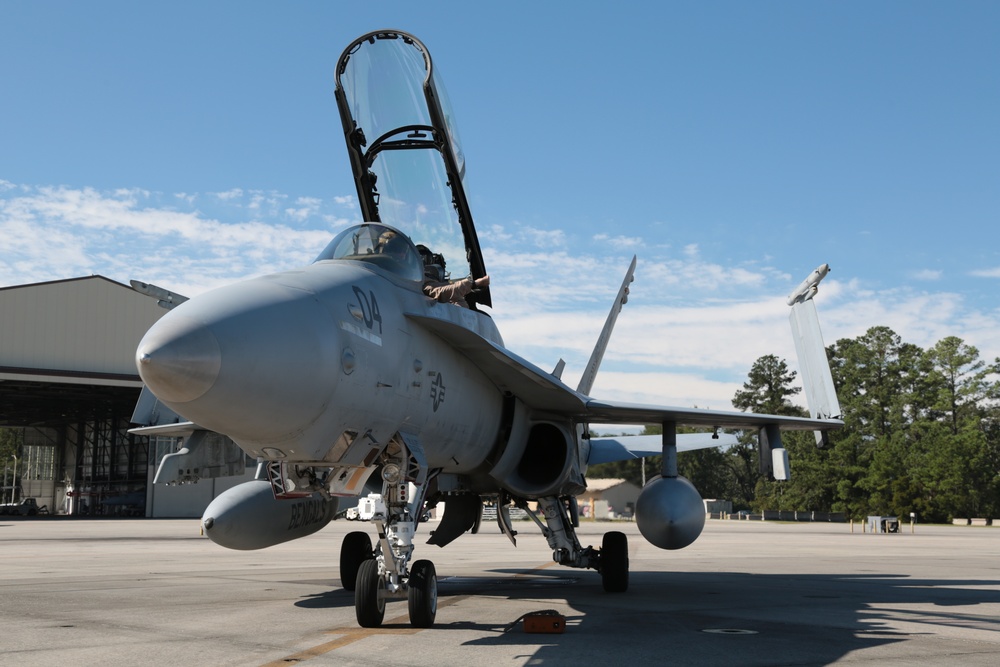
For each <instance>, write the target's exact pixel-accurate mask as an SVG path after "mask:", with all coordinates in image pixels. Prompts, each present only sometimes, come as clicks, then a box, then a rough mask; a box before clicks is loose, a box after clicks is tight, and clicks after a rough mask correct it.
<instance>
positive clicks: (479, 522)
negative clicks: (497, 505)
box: [469, 503, 483, 535]
mask: <svg viewBox="0 0 1000 667" xmlns="http://www.w3.org/2000/svg"><path fill="white" fill-rule="evenodd" d="M482 523H483V504H482V503H479V513H478V514H476V520H475V522H474V523H473V524H472V528H470V529H469V532H471V533H472V534H473V535H475V534H476V533H478V532H479V526H481V525H482Z"/></svg>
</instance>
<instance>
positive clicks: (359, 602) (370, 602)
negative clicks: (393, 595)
mask: <svg viewBox="0 0 1000 667" xmlns="http://www.w3.org/2000/svg"><path fill="white" fill-rule="evenodd" d="M384 590H385V581H384V580H383V579H382V577H380V576H379V574H378V561H377V560H375V559H374V558H371V559H369V560H366V561H364V562H363V563H361V567H360V568H359V569H358V581H357V589H355V591H354V613H355V614H356V615H357V617H358V625H360V626H361V627H363V628H377V627H379V626H380V625H382V619H383V618H385V598H383V597H382V596H381V595H380V593H381V592H383V591H384Z"/></svg>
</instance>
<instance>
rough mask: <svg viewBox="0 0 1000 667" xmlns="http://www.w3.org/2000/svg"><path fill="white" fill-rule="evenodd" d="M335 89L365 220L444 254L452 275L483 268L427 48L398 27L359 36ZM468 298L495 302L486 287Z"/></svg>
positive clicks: (478, 273) (449, 120) (450, 122)
mask: <svg viewBox="0 0 1000 667" xmlns="http://www.w3.org/2000/svg"><path fill="white" fill-rule="evenodd" d="M336 94H337V106H338V108H339V109H340V119H341V123H342V124H343V127H344V137H345V139H346V141H347V149H348V153H349V154H350V157H351V167H352V169H353V172H354V180H355V185H356V186H357V190H358V198H359V200H360V203H361V209H362V214H363V215H364V218H365V220H366V221H368V222H381V223H383V224H386V225H391V226H392V227H395V228H396V229H398V230H400V231H402V232H403V233H404V234H406V235H407V236H408V237H409V238H410V239H412V241H413V242H414V243H417V244H421V245H424V246H427V247H428V248H430V250H431V251H433V252H435V253H440V254H441V255H443V256H444V257H445V258H446V259H447V262H448V268H449V269H450V270H451V276H452V277H453V278H461V277H464V276H466V275H470V274H471V275H472V276H473V277H476V278H479V277H482V276H484V275H486V267H485V266H484V264H483V257H482V251H481V249H480V247H479V240H478V238H477V237H476V230H475V226H474V224H473V222H472V214H471V212H470V210H469V206H468V202H467V200H466V197H465V191H464V189H463V187H462V178H463V176H464V174H465V158H464V155H463V153H462V148H461V143H460V140H459V137H458V132H457V128H456V126H455V120H454V114H453V113H452V111H451V107H450V104H449V102H448V98H447V94H446V93H445V91H444V87H443V86H442V84H441V82H440V80H439V79H438V77H437V73H436V71H435V70H434V68H433V66H432V64H431V57H430V54H429V53H428V51H427V49H426V47H424V45H423V44H422V43H421V42H420V41H419V40H418V39H417V38H415V37H413V36H412V35H409V34H407V33H404V32H400V31H392V30H384V31H378V32H373V33H369V34H367V35H364V36H362V37H359V38H358V39H357V40H355V41H354V42H353V43H352V44H351V45H350V46H348V47H347V49H345V50H344V53H343V54H342V55H341V57H340V61H339V62H338V63H337V89H336ZM471 298H473V299H474V301H475V302H476V303H480V304H483V305H487V306H488V305H491V300H490V293H489V289H488V288H484V289H482V290H479V291H477V293H476V294H474V295H472V297H471Z"/></svg>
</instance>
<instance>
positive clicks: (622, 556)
mask: <svg viewBox="0 0 1000 667" xmlns="http://www.w3.org/2000/svg"><path fill="white" fill-rule="evenodd" d="M600 565H601V583H602V584H603V585H604V590H605V591H606V592H608V593H624V592H625V591H627V590H628V537H627V536H626V535H625V533H620V532H618V531H612V532H610V533H605V534H604V539H603V541H602V542H601V562H600Z"/></svg>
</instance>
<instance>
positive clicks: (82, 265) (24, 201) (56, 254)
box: [0, 184, 348, 294]
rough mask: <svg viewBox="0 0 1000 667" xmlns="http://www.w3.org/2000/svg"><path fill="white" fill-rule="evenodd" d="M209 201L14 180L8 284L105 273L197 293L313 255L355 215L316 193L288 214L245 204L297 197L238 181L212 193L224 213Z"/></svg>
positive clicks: (7, 209)
mask: <svg viewBox="0 0 1000 667" xmlns="http://www.w3.org/2000/svg"><path fill="white" fill-rule="evenodd" d="M202 199H205V198H203V197H201V196H199V195H198V194H196V193H185V194H183V195H182V196H177V195H171V196H163V195H160V194H157V193H151V192H148V191H144V190H130V189H118V190H115V191H110V192H102V191H98V190H95V189H92V188H66V187H48V186H41V187H33V186H15V185H14V184H9V185H5V186H4V187H3V188H2V190H0V235H2V237H3V238H4V239H5V242H4V249H3V253H2V254H0V285H13V284H24V283H31V282H41V281H45V280H56V279H62V278H67V277H76V276H80V275H90V274H94V273H98V274H101V275H105V276H106V277H109V278H112V279H114V280H118V281H120V282H127V281H128V280H129V279H131V278H139V279H142V280H144V281H151V282H158V283H160V284H163V285H164V286H167V287H169V288H170V289H174V290H176V291H178V292H182V293H187V294H196V293H198V292H201V291H204V290H205V289H208V288H211V287H214V286H216V285H218V284H220V283H224V282H229V281H231V280H233V279H235V278H239V277H244V276H247V275H250V274H258V273H264V272H269V271H276V270H281V269H284V268H290V267H294V266H298V265H301V264H303V263H305V262H308V261H311V260H312V259H313V257H315V255H316V254H317V253H318V252H319V250H321V249H322V248H323V247H324V246H325V245H326V243H327V242H328V241H329V239H330V237H331V236H332V234H333V233H334V232H335V231H336V230H337V228H338V227H343V226H345V225H346V224H347V223H348V221H347V220H345V219H343V218H340V217H338V216H335V215H332V207H331V206H329V205H325V204H324V203H323V202H322V201H321V200H319V199H316V198H306V197H300V198H297V199H296V203H297V204H298V205H299V207H298V208H297V209H295V210H294V211H293V212H292V213H288V212H287V211H280V210H276V209H275V208H273V207H272V208H269V209H268V208H264V207H261V206H259V205H258V206H254V207H246V206H245V204H246V202H248V201H249V202H251V203H257V204H260V203H262V202H278V201H281V200H282V199H287V198H286V197H284V196H283V195H279V194H277V193H260V192H247V191H244V190H242V189H239V188H234V189H232V190H229V191H227V192H225V193H214V194H210V195H209V196H208V199H212V200H214V201H215V202H216V204H215V206H216V207H218V209H217V210H216V211H215V212H216V213H219V214H222V215H220V216H217V217H210V216H208V215H206V213H205V212H203V211H201V210H198V209H195V208H193V206H194V204H195V202H197V201H199V200H202ZM327 208H329V209H330V211H326V209H327ZM289 222H292V223H294V226H290V225H289V224H288V223H289Z"/></svg>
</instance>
